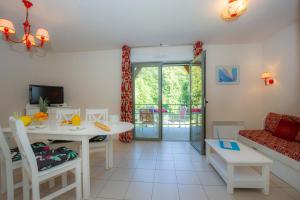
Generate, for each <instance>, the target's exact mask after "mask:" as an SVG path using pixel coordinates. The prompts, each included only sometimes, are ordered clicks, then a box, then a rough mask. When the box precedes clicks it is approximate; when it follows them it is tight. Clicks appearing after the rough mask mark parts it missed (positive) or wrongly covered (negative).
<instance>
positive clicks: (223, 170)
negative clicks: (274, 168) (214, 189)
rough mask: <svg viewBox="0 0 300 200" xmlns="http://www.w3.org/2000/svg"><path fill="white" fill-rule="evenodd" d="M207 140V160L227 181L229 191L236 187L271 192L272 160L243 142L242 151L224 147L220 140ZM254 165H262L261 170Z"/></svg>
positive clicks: (231, 191)
mask: <svg viewBox="0 0 300 200" xmlns="http://www.w3.org/2000/svg"><path fill="white" fill-rule="evenodd" d="M205 141H206V148H207V155H206V156H207V160H208V162H209V163H210V164H211V165H212V166H213V167H214V168H215V169H216V171H217V172H218V173H219V175H220V176H221V177H222V178H223V180H224V181H225V182H226V184H227V192H228V193H233V189H234V188H262V189H263V192H264V193H265V194H268V193H269V174H270V171H269V165H270V164H271V163H272V160H270V159H269V158H267V157H265V156H264V155H262V154H260V153H258V152H257V151H255V150H253V149H251V148H250V147H247V146H246V145H244V144H241V143H239V146H240V149H241V150H240V151H232V150H226V149H222V148H221V147H220V146H219V141H218V140H205ZM250 155H251V156H250ZM245 158H246V159H245ZM254 166H256V167H260V168H261V172H260V171H259V170H256V169H254V168H253V167H254Z"/></svg>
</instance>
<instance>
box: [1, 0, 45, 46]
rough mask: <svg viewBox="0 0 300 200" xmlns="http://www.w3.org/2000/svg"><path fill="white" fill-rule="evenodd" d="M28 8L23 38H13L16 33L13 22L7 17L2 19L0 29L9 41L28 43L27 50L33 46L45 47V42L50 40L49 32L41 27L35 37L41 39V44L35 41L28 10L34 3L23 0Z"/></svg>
mask: <svg viewBox="0 0 300 200" xmlns="http://www.w3.org/2000/svg"><path fill="white" fill-rule="evenodd" d="M22 1H23V4H24V6H25V8H26V19H25V21H24V22H23V28H24V35H23V37H22V39H20V40H17V39H13V38H12V37H11V36H12V35H14V34H15V33H16V30H15V27H14V25H13V23H12V22H11V21H9V20H7V19H0V31H1V32H2V33H3V36H4V38H5V40H6V41H7V42H12V43H23V44H25V45H26V47H27V50H30V49H31V48H32V47H41V48H42V47H43V46H44V44H45V42H48V41H49V40H50V37H49V33H48V31H47V30H45V29H43V28H39V29H37V31H36V34H35V37H36V38H37V39H38V40H39V44H38V45H37V44H36V43H35V39H34V36H33V35H31V24H30V23H29V16H28V10H29V8H31V7H32V6H33V4H32V3H31V2H30V1H28V0H22Z"/></svg>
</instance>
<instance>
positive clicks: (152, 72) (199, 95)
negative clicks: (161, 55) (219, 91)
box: [133, 52, 206, 153]
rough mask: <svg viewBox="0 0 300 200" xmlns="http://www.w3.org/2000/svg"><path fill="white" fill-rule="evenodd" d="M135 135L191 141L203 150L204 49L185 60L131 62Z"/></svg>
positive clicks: (138, 136)
mask: <svg viewBox="0 0 300 200" xmlns="http://www.w3.org/2000/svg"><path fill="white" fill-rule="evenodd" d="M133 80H134V81H133V88H134V94H133V96H134V112H133V113H134V119H135V139H143V140H168V141H190V142H191V144H192V145H193V146H194V147H195V148H196V149H197V150H198V151H200V152H201V153H204V139H205V103H206V102H205V52H203V53H202V55H201V56H200V57H199V59H197V60H195V62H186V63H135V64H133Z"/></svg>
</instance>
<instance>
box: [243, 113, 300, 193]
mask: <svg viewBox="0 0 300 200" xmlns="http://www.w3.org/2000/svg"><path fill="white" fill-rule="evenodd" d="M283 122H287V123H289V122H290V124H292V125H295V127H296V126H298V129H297V130H298V131H297V130H296V129H293V130H290V129H284V131H287V130H288V131H289V132H287V133H286V135H278V132H280V130H279V129H281V128H282V124H283ZM295 131H296V132H295ZM290 132H295V133H293V134H292V133H290ZM237 139H238V140H239V141H241V142H243V143H245V144H246V145H248V146H250V147H252V148H254V149H256V150H258V151H260V152H261V153H263V154H265V155H266V156H268V157H270V158H271V159H273V161H274V163H273V164H272V165H271V167H270V169H271V171H272V172H273V173H274V174H275V175H277V176H278V177H280V178H281V179H282V180H284V181H285V182H287V183H288V184H290V185H291V186H293V187H294V188H296V189H297V190H299V191H300V118H299V117H296V116H291V115H282V114H277V113H269V114H268V115H267V116H266V118H265V123H264V129H262V130H240V131H239V134H238V136H237Z"/></svg>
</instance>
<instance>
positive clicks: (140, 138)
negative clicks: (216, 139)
mask: <svg viewBox="0 0 300 200" xmlns="http://www.w3.org/2000/svg"><path fill="white" fill-rule="evenodd" d="M202 56H203V58H204V63H205V58H206V56H205V51H203V53H202V54H201V57H202ZM151 64H152V65H157V66H158V81H159V83H158V90H159V91H158V93H159V95H158V96H159V98H158V109H159V110H161V109H162V68H163V66H164V65H173V66H176V65H179V66H180V65H189V66H191V65H195V64H197V63H195V62H193V61H191V60H187V61H177V62H175V61H174V62H170V61H162V62H133V63H131V77H132V104H133V106H132V117H133V120H134V125H135V76H134V75H135V71H134V69H135V67H136V66H138V65H151ZM200 65H201V63H200ZM204 68H205V64H204ZM189 69H191V67H189ZM190 75H191V74H190ZM202 76H203V78H202V80H203V83H202V85H203V86H202V87H203V88H202V89H203V92H202V94H203V98H202V100H203V101H202V102H206V90H205V89H206V71H205V70H203V73H202ZM190 79H191V77H190ZM190 81H191V80H190ZM189 96H190V106H189V110H190V113H191V92H189ZM202 104H203V106H204V107H203V113H204V114H202V115H203V116H202V117H203V136H204V139H205V138H206V117H205V115H206V112H205V107H206V106H205V104H206V103H202ZM158 115H159V128H158V131H159V137H158V138H142V137H136V134H135V133H136V130H135V126H134V129H133V132H134V133H133V137H134V139H135V140H145V141H162V139H163V137H162V129H163V127H162V123H163V122H162V112H159V114H158ZM190 120H191V115H190ZM190 134H191V131H190ZM190 139H191V136H190ZM203 146H204V145H203ZM204 151H205V148H204V147H203V149H202V153H204Z"/></svg>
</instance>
